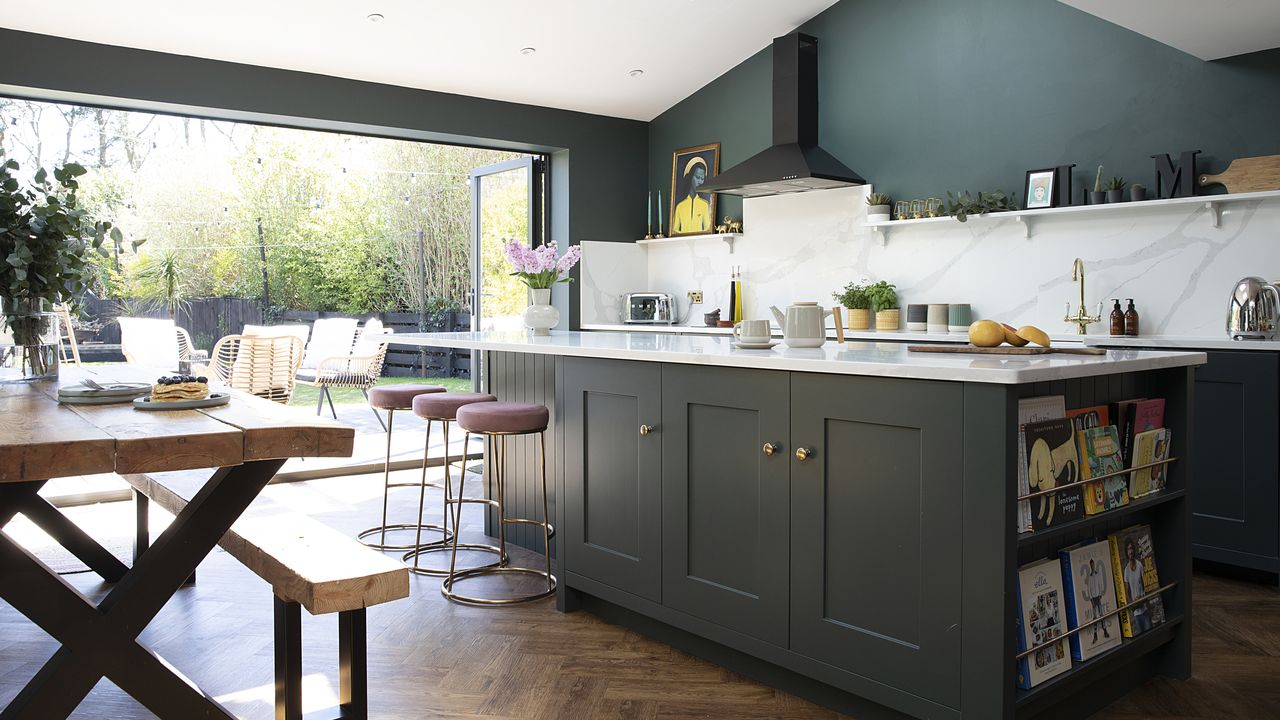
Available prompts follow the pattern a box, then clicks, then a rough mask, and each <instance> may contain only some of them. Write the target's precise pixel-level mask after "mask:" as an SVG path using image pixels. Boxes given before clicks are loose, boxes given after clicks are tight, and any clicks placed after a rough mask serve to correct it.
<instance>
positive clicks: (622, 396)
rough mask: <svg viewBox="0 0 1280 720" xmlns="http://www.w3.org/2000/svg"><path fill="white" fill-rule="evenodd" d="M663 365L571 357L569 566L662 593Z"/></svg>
mask: <svg viewBox="0 0 1280 720" xmlns="http://www.w3.org/2000/svg"><path fill="white" fill-rule="evenodd" d="M660 375H661V373H660V365H658V364H657V363H646V362H628V361H624V360H591V359H583V358H566V359H565V361H564V387H565V394H564V397H565V456H566V461H565V491H566V492H565V495H566V498H565V503H566V504H565V509H566V517H565V525H566V527H565V529H564V532H565V545H564V549H565V558H564V567H565V569H566V570H568V571H570V572H574V573H577V574H579V575H583V576H585V577H588V578H591V579H592V580H595V581H597V582H601V583H604V584H606V585H610V586H612V587H615V588H618V589H619V590H623V591H626V592H629V593H632V594H634V595H637V596H640V597H643V598H647V599H649V600H652V601H653V602H661V601H662V576H661V569H660V568H661V562H662V536H661V531H662V524H661V513H662V505H661V495H660V493H661V490H662V488H661V480H660V477H659V474H660V473H661V459H662V447H661V441H660V440H659V437H658V435H657V434H656V433H654V432H648V431H647V430H646V431H645V432H644V433H643V434H642V433H641V426H650V427H654V428H657V427H658V426H659V423H660V415H661V404H660V403H661V391H660V389H659V380H660Z"/></svg>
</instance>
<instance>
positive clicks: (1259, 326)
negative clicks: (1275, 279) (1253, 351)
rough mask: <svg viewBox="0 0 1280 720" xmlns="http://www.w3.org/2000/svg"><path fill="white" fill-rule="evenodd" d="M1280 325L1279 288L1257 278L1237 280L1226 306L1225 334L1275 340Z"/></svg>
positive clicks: (1252, 338)
mask: <svg viewBox="0 0 1280 720" xmlns="http://www.w3.org/2000/svg"><path fill="white" fill-rule="evenodd" d="M1277 324H1280V291H1277V290H1276V287H1275V286H1274V285H1272V284H1270V283H1268V282H1267V281H1265V280H1263V279H1262V278H1259V277H1247V278H1244V279H1243V280H1241V281H1240V282H1239V283H1236V288H1235V290H1232V291H1231V304H1230V305H1229V306H1228V308H1227V334H1228V335H1230V336H1231V339H1232V340H1274V339H1275V337H1276V326H1277Z"/></svg>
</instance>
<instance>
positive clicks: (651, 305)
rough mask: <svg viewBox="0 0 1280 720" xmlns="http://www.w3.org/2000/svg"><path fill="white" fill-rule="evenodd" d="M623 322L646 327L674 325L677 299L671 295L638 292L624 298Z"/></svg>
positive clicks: (628, 294)
mask: <svg viewBox="0 0 1280 720" xmlns="http://www.w3.org/2000/svg"><path fill="white" fill-rule="evenodd" d="M621 314H622V322H624V323H636V324H644V325H674V324H675V322H676V298H675V296H674V295H672V294H671V293H663V292H638V293H627V294H626V295H623V296H622V313H621Z"/></svg>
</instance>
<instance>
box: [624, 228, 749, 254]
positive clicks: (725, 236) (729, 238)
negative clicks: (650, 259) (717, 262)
mask: <svg viewBox="0 0 1280 720" xmlns="http://www.w3.org/2000/svg"><path fill="white" fill-rule="evenodd" d="M740 237H742V233H705V234H702V235H677V236H676V237H662V238H651V239H649V240H637V241H636V244H637V245H657V244H659V243H681V242H692V241H694V240H707V239H710V238H720V239H721V240H724V241H725V242H726V243H728V245H729V254H730V255H732V254H733V242H734V241H735V240H737V239H738V238H740Z"/></svg>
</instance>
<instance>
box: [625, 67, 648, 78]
mask: <svg viewBox="0 0 1280 720" xmlns="http://www.w3.org/2000/svg"><path fill="white" fill-rule="evenodd" d="M627 74H628V75H630V76H631V77H640V76H641V75H643V74H644V71H643V70H641V69H640V68H636V69H635V70H632V71H631V72H629V73H627Z"/></svg>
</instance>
